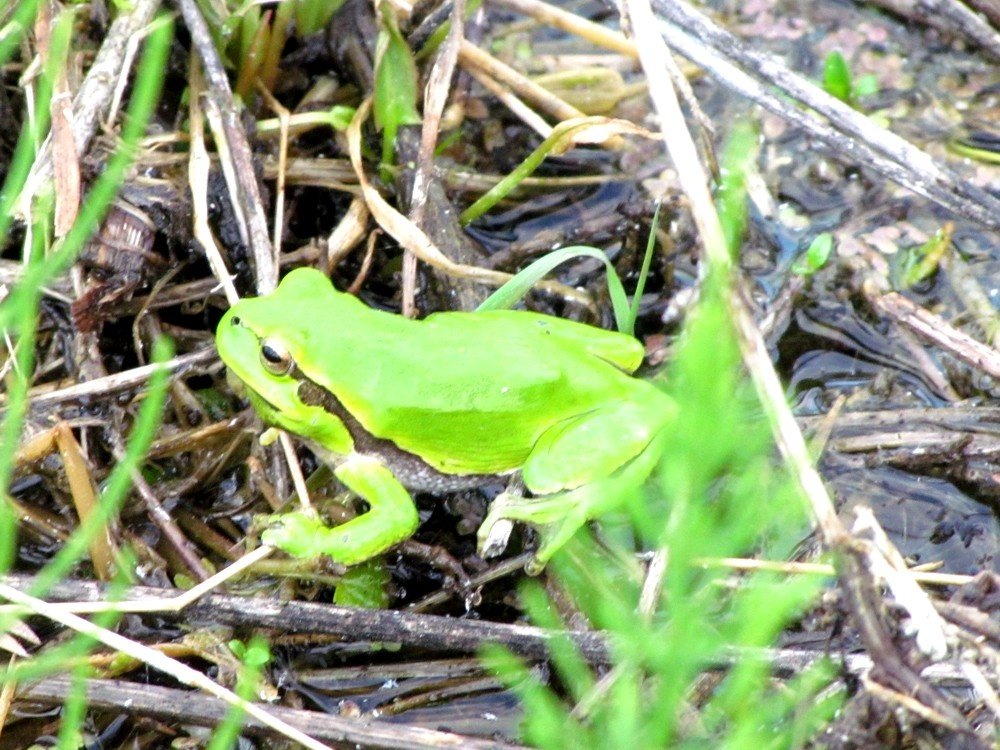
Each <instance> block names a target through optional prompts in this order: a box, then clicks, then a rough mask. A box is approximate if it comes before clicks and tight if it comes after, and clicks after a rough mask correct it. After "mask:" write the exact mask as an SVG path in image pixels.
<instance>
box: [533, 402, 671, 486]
mask: <svg viewBox="0 0 1000 750" xmlns="http://www.w3.org/2000/svg"><path fill="white" fill-rule="evenodd" d="M655 406H656V405H655V404H654V405H651V404H648V403H644V402H641V401H639V400H635V401H632V400H623V401H615V402H611V403H609V404H607V405H605V406H602V407H600V408H599V409H595V410H594V411H590V412H587V413H586V414H581V415H580V416H577V417H573V418H572V419H567V420H564V421H562V422H559V423H558V424H555V425H553V426H552V427H550V428H549V429H547V430H546V431H545V432H544V433H542V436H541V437H540V438H539V439H538V442H536V443H535V446H534V448H532V450H531V454H530V455H529V456H528V458H527V460H526V461H525V462H524V468H523V470H522V475H523V477H524V484H525V486H526V487H527V488H528V489H529V490H531V491H532V492H534V493H535V494H536V495H545V494H549V493H553V492H558V491H560V490H566V489H573V488H574V487H580V486H582V485H585V484H589V483H590V482H593V481H596V480H600V479H603V478H605V477H608V476H609V475H611V474H612V473H614V472H615V470H617V469H619V468H620V467H622V466H624V465H625V464H627V463H628V462H629V461H630V460H632V459H634V458H635V457H636V456H638V455H639V454H640V453H642V452H643V450H645V448H646V447H647V446H648V445H649V443H650V441H651V440H652V439H653V437H654V436H655V435H656V433H657V432H658V430H659V429H660V428H661V426H662V425H660V424H659V420H658V419H657V418H656V415H655V414H652V413H651V411H653V410H655Z"/></svg>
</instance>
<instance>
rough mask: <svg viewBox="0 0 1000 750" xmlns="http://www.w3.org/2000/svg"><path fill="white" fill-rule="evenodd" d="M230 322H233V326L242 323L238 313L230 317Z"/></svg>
mask: <svg viewBox="0 0 1000 750" xmlns="http://www.w3.org/2000/svg"><path fill="white" fill-rule="evenodd" d="M231 322H232V324H233V325H234V326H238V325H240V324H241V323H242V322H243V321H241V320H240V318H239V316H238V315H234V316H233V317H232V319H231Z"/></svg>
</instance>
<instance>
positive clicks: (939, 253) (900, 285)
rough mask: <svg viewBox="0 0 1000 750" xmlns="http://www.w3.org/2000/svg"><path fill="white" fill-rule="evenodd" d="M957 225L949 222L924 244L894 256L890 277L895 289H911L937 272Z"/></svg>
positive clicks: (901, 251)
mask: <svg viewBox="0 0 1000 750" xmlns="http://www.w3.org/2000/svg"><path fill="white" fill-rule="evenodd" d="M954 229H955V225H954V224H952V223H951V222H948V223H947V224H945V225H944V226H943V227H941V228H940V229H939V230H937V231H936V232H935V233H934V234H933V235H932V236H931V237H930V239H928V240H927V242H925V243H924V244H922V245H917V246H916V247H910V248H907V249H905V250H900V251H899V252H897V253H896V254H895V255H894V256H893V257H892V262H891V264H890V267H889V278H890V281H891V282H892V285H893V287H894V288H895V289H909V288H911V287H913V286H915V285H917V284H919V283H920V282H921V281H924V280H925V279H929V278H930V277H931V276H933V275H934V274H935V273H937V270H938V267H939V266H940V264H941V259H942V258H943V257H944V256H945V254H946V253H947V252H948V250H949V248H951V235H952V232H953V231H954Z"/></svg>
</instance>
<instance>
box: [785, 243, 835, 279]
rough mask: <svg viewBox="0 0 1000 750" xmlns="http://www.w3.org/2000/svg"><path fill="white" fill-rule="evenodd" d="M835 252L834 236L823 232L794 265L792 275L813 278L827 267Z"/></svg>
mask: <svg viewBox="0 0 1000 750" xmlns="http://www.w3.org/2000/svg"><path fill="white" fill-rule="evenodd" d="M832 252H833V235H831V234H830V233H829V232H823V233H822V234H820V235H817V236H816V238H815V239H813V241H812V242H810V243H809V247H808V248H807V249H806V251H805V253H804V254H803V256H802V257H801V258H799V259H798V260H797V261H796V262H795V263H794V264H793V265H792V273H795V274H798V275H799V276H812V275H813V274H814V273H816V272H817V271H818V270H819V269H821V268H822V267H823V266H825V265H826V262H827V261H828V260H829V259H830V253H832Z"/></svg>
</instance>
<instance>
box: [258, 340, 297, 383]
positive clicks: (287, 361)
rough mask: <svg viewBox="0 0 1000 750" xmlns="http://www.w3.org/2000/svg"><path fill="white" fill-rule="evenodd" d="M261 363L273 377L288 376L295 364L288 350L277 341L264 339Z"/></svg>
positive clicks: (261, 347)
mask: <svg viewBox="0 0 1000 750" xmlns="http://www.w3.org/2000/svg"><path fill="white" fill-rule="evenodd" d="M260 363H261V364H262V365H264V369H265V370H267V371H268V372H269V373H271V374H272V375H287V374H288V372H289V371H290V370H291V369H292V364H293V362H292V355H291V354H289V353H288V349H286V348H285V345H284V344H282V343H281V342H280V341H276V340H275V339H264V340H263V341H262V342H261V343H260Z"/></svg>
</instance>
